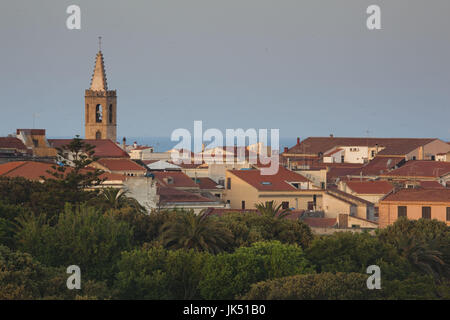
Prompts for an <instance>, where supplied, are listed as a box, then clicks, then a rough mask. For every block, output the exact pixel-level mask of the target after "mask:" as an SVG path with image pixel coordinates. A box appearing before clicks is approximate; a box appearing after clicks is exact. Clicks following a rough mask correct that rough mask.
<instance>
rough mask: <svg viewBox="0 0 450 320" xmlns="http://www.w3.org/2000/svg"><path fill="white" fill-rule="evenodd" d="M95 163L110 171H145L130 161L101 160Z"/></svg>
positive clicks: (117, 159)
mask: <svg viewBox="0 0 450 320" xmlns="http://www.w3.org/2000/svg"><path fill="white" fill-rule="evenodd" d="M97 162H98V163H99V164H101V165H102V166H104V167H105V168H107V169H109V170H110V171H144V172H145V171H147V170H146V169H145V168H144V167H141V166H140V165H138V164H137V163H136V162H134V161H133V160H130V159H120V158H110V159H109V158H101V159H99V160H98V161H97Z"/></svg>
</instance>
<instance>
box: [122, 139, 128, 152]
mask: <svg viewBox="0 0 450 320" xmlns="http://www.w3.org/2000/svg"><path fill="white" fill-rule="evenodd" d="M122 149H123V150H126V149H127V138H125V137H123V139H122Z"/></svg>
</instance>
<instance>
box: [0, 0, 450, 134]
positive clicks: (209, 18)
mask: <svg viewBox="0 0 450 320" xmlns="http://www.w3.org/2000/svg"><path fill="white" fill-rule="evenodd" d="M72 4H76V5H79V6H80V8H81V30H68V29H67V27H66V19H67V18H68V16H69V14H67V13H66V9H67V7H68V6H69V5H72ZM371 4H377V5H379V6H380V7H381V25H382V29H381V30H368V29H367V27H366V19H367V17H368V15H367V13H366V9H367V7H368V6H369V5H371ZM449 13H450V1H448V0H430V1H425V0H421V1H419V0H396V1H384V0H370V1H366V0H341V1H336V0H327V1H324V0H307V1H301V0H150V1H149V0H145V1H144V0H142V1H137V0H128V1H123V0H120V1H117V0H89V1H88V0H70V1H65V0H39V1H33V0H28V1H24V0H14V1H1V2H0V108H1V111H2V112H1V116H0V135H3V136H4V135H7V134H9V133H13V132H14V131H15V129H16V128H32V127H35V128H44V129H46V130H47V135H48V136H49V137H70V136H74V135H75V134H80V135H81V136H83V135H84V90H85V89H88V88H89V85H90V79H91V76H92V72H93V68H94V62H95V55H96V53H97V51H98V36H102V52H103V54H104V58H105V66H106V74H107V79H108V87H109V88H110V89H116V90H117V96H118V102H117V107H118V139H119V137H120V139H121V137H123V136H130V137H151V136H158V137H162V136H167V137H169V136H170V134H171V133H172V131H173V130H175V129H177V128H186V129H188V130H191V131H192V130H193V122H194V120H202V121H203V127H204V129H207V128H218V129H221V130H225V129H227V128H230V129H235V128H244V129H248V128H255V129H280V136H281V137H297V136H300V137H308V136H328V135H329V134H334V136H371V137H430V138H441V139H444V140H447V141H450V124H449V121H450V19H449V18H448V14H449Z"/></svg>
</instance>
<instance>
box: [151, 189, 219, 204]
mask: <svg viewBox="0 0 450 320" xmlns="http://www.w3.org/2000/svg"><path fill="white" fill-rule="evenodd" d="M158 195H159V196H160V201H161V202H162V203H165V204H167V203H177V202H215V201H212V200H211V199H208V198H206V197H202V196H201V195H200V194H197V193H192V192H186V191H183V190H178V189H175V188H171V187H164V186H159V187H158Z"/></svg>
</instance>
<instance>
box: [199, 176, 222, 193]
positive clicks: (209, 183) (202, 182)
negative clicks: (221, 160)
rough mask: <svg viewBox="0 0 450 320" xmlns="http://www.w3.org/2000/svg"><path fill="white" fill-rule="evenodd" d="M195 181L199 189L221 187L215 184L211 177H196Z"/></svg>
mask: <svg viewBox="0 0 450 320" xmlns="http://www.w3.org/2000/svg"><path fill="white" fill-rule="evenodd" d="M196 182H197V184H198V186H199V187H200V189H217V190H221V189H223V187H222V186H220V185H219V184H217V183H216V182H215V181H214V180H212V179H211V178H197V180H196Z"/></svg>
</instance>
